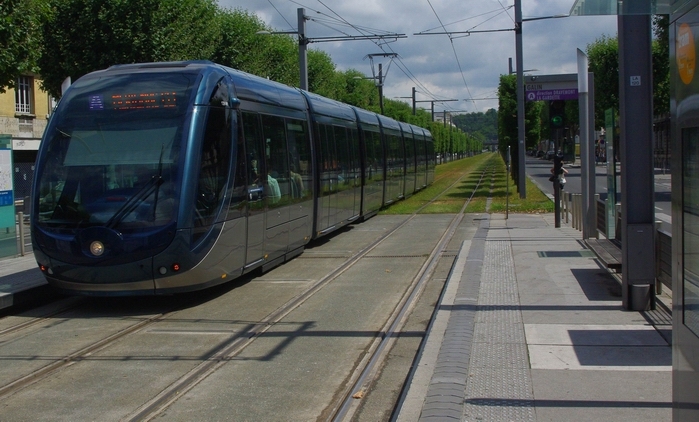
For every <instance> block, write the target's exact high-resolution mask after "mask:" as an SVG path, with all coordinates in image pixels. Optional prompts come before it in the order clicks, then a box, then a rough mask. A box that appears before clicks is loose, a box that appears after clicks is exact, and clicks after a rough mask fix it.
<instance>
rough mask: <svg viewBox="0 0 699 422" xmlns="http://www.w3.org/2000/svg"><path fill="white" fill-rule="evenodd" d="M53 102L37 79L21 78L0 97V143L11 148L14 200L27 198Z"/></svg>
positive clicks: (34, 76) (31, 77) (35, 77)
mask: <svg viewBox="0 0 699 422" xmlns="http://www.w3.org/2000/svg"><path fill="white" fill-rule="evenodd" d="M54 105H55V101H54V100H53V99H52V98H51V96H50V95H49V94H48V93H46V92H45V91H43V90H42V89H41V79H40V77H39V76H38V75H23V76H20V77H19V78H18V80H17V86H16V88H14V89H12V88H8V89H6V91H5V92H4V93H0V139H3V140H5V141H4V143H5V144H6V145H5V146H9V145H7V144H10V145H12V158H13V181H14V196H15V199H23V198H24V197H26V196H29V194H30V191H31V183H32V179H33V174H34V161H35V160H36V153H37V150H38V149H39V143H40V142H41V137H42V135H43V134H44V129H45V128H46V123H47V122H48V118H49V116H50V115H51V111H52V110H53V107H54Z"/></svg>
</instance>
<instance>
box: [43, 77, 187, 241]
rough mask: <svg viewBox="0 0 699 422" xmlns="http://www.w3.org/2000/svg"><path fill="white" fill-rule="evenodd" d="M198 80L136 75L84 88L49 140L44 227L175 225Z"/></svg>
mask: <svg viewBox="0 0 699 422" xmlns="http://www.w3.org/2000/svg"><path fill="white" fill-rule="evenodd" d="M195 79H196V75H194V74H188V73H162V74H155V73H136V74H126V75H110V76H101V77H88V78H83V79H81V80H78V81H77V82H76V83H75V84H74V85H73V86H72V87H71V89H70V90H69V91H68V92H67V93H66V96H65V97H64V98H63V99H62V100H61V103H60V105H59V107H58V110H57V112H56V114H55V115H54V116H53V119H52V121H51V124H50V125H49V128H48V129H47V133H46V135H45V137H44V141H43V142H44V143H45V145H43V146H42V148H43V153H42V160H41V163H43V164H42V166H41V167H40V168H39V169H38V171H37V177H38V178H39V180H38V183H37V187H38V198H37V200H38V211H39V215H38V218H37V222H38V224H39V225H40V226H43V227H45V228H49V227H51V228H56V229H68V230H70V229H76V228H84V227H90V226H108V227H110V228H113V229H115V230H118V231H121V232H129V231H132V230H139V229H144V228H151V229H152V228H156V227H162V226H165V225H168V224H169V223H171V222H173V221H174V219H175V216H176V210H177V198H178V191H179V189H178V187H177V181H178V175H177V166H178V156H179V153H180V149H181V147H182V145H181V144H182V141H181V140H182V138H183V128H184V124H185V120H186V115H187V113H186V110H187V105H188V104H189V97H190V95H191V92H192V87H193V85H194V83H195Z"/></svg>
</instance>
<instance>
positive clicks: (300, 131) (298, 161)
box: [286, 119, 312, 201]
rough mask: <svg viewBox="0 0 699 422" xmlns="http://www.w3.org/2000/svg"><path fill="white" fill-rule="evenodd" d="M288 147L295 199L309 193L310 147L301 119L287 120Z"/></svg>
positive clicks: (291, 181) (305, 197)
mask: <svg viewBox="0 0 699 422" xmlns="http://www.w3.org/2000/svg"><path fill="white" fill-rule="evenodd" d="M286 127H287V136H288V139H287V141H288V148H289V178H290V183H291V184H290V186H291V193H292V198H293V200H295V201H298V200H302V199H307V198H308V197H309V196H310V195H311V191H310V188H311V186H312V181H311V149H310V145H309V143H308V125H307V124H306V122H305V121H303V120H295V119H288V120H287V124H286Z"/></svg>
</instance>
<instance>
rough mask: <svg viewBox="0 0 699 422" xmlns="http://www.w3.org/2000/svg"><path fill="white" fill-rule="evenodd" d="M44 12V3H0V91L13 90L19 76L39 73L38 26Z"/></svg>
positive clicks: (25, 0) (18, 0)
mask: <svg viewBox="0 0 699 422" xmlns="http://www.w3.org/2000/svg"><path fill="white" fill-rule="evenodd" d="M47 12H48V8H47V4H46V1H45V0H3V1H2V2H0V92H5V89H6V88H8V87H9V88H14V86H15V83H16V81H17V78H18V77H19V76H21V75H23V74H27V73H37V72H38V71H39V68H38V66H37V61H38V59H39V57H40V55H41V50H42V40H41V25H42V22H43V19H44V17H45V16H46V14H47Z"/></svg>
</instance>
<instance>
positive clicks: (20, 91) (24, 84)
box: [15, 76, 32, 114]
mask: <svg viewBox="0 0 699 422" xmlns="http://www.w3.org/2000/svg"><path fill="white" fill-rule="evenodd" d="M15 112H17V113H26V114H30V113H31V112H32V78H31V77H29V76H20V77H19V79H18V80H17V88H16V89H15Z"/></svg>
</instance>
